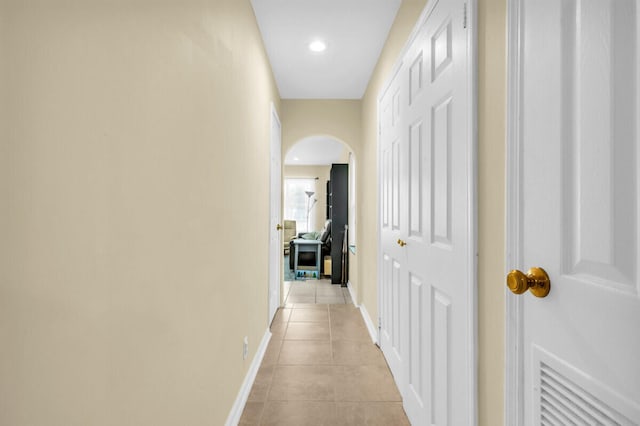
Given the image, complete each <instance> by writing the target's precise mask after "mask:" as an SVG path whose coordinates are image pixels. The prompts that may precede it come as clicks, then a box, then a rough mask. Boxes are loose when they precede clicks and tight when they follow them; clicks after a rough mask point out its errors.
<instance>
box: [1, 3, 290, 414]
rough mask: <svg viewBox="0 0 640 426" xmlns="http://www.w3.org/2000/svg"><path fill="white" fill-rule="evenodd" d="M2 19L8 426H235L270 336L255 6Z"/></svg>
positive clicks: (24, 7)
mask: <svg viewBox="0 0 640 426" xmlns="http://www.w3.org/2000/svg"><path fill="white" fill-rule="evenodd" d="M54 3H55V4H54ZM168 3H171V5H167V4H168ZM0 5H1V6H0V7H2V8H3V10H2V11H1V12H2V13H0V16H2V17H4V18H6V19H5V20H4V21H3V22H4V24H5V26H4V28H2V29H1V30H0V31H2V34H1V37H0V40H2V41H1V42H0V48H1V49H2V55H0V58H1V59H0V60H2V63H1V66H0V76H1V77H2V80H1V83H0V91H1V92H0V94H1V95H2V96H0V108H1V110H0V111H1V112H2V114H0V115H1V116H2V117H3V118H0V119H2V120H3V122H2V123H1V124H2V130H1V132H2V133H0V136H1V140H0V158H1V160H0V161H2V163H1V164H0V166H1V167H0V169H1V170H2V172H0V173H2V174H1V176H0V178H1V179H0V181H1V182H2V183H1V184H0V185H1V186H0V191H1V192H0V200H1V202H0V342H1V343H0V347H1V348H0V377H1V379H0V424H3V425H12V426H20V425H45V424H46V425H178V424H182V425H185V424H186V425H221V424H223V423H224V421H225V419H226V417H227V415H228V413H229V411H230V409H231V406H232V404H233V401H234V399H235V397H236V395H237V393H238V390H239V387H240V384H241V383H242V380H243V379H244V376H245V374H246V372H247V368H248V366H249V364H250V361H251V358H252V357H253V355H254V353H255V349H256V347H257V345H258V343H259V342H260V339H261V338H262V336H263V334H264V332H265V330H266V328H267V322H266V319H267V276H268V274H267V270H268V253H267V250H257V251H255V250H254V251H253V252H252V253H251V256H242V255H240V254H241V253H242V252H243V251H244V250H246V239H244V238H243V236H247V237H249V238H251V241H252V243H251V244H252V245H253V246H254V247H255V246H261V247H267V246H268V228H269V223H268V211H269V199H268V197H269V195H268V194H269V188H268V182H269V163H268V161H265V158H269V103H270V101H272V100H273V101H275V102H276V106H278V103H279V102H278V94H277V91H276V88H275V84H274V81H273V78H272V75H271V70H270V67H269V64H268V62H267V58H266V55H265V53H264V51H263V47H262V41H261V39H260V35H259V32H258V30H257V25H256V24H255V18H254V15H253V11H252V9H251V6H250V4H249V1H238V0H215V1H214V0H210V1H206V0H182V1H180V2H155V3H154V4H153V5H152V6H151V5H150V4H149V3H147V2H145V1H142V0H130V1H112V2H111V1H102V0H84V1H58V2H48V1H44V0H43V1H39V2H33V1H30V2H23V1H15V2H11V4H9V1H8V0H5V1H2V2H0ZM3 22H0V24H2V23H3ZM248 207H250V208H248ZM222 325H224V326H222ZM245 335H246V336H248V337H249V343H250V357H249V359H247V360H246V361H243V360H242V339H243V337H244V336H245Z"/></svg>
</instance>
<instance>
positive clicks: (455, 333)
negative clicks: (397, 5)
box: [379, 0, 475, 425]
mask: <svg viewBox="0 0 640 426" xmlns="http://www.w3.org/2000/svg"><path fill="white" fill-rule="evenodd" d="M465 7H466V6H465V3H464V2H463V1H460V0H439V1H436V2H433V3H430V5H429V6H428V8H427V10H426V12H425V13H424V14H423V18H422V19H421V21H420V22H421V24H420V29H419V31H418V32H417V33H416V34H417V35H416V36H415V38H414V39H413V40H412V42H411V43H410V45H409V46H408V48H407V49H406V50H405V53H404V56H403V60H402V64H401V65H400V66H399V67H398V73H397V74H396V75H395V77H394V78H393V80H392V81H391V83H390V85H389V86H388V88H387V90H386V91H385V92H384V94H383V96H381V98H380V105H379V107H380V124H381V127H380V159H381V170H380V172H381V184H382V185H381V194H380V199H381V209H382V211H381V214H380V216H381V224H380V227H381V253H380V257H381V277H380V287H381V289H380V315H381V321H380V325H381V330H380V341H381V347H382V350H383V353H384V354H385V357H386V358H387V360H388V363H389V365H390V367H391V370H392V372H393V374H394V377H395V379H396V381H397V383H398V387H399V388H400V391H401V394H402V396H403V402H404V407H405V411H406V412H407V415H408V417H409V419H410V420H411V422H412V424H414V425H422V424H429V425H432V424H433V425H450V424H455V425H458V424H460V425H462V424H464V425H467V424H473V423H474V421H475V414H474V413H475V408H474V407H475V392H474V383H475V370H474V367H473V365H474V362H475V360H474V353H475V349H474V346H473V345H474V331H473V330H474V326H473V324H474V318H473V314H474V312H475V307H474V300H473V297H472V296H473V285H474V278H473V277H474V275H475V268H474V261H473V258H472V250H473V247H474V243H473V238H472V236H473V234H472V229H471V224H472V223H473V220H472V218H473V213H472V212H473V208H472V207H473V206H472V202H473V200H474V193H473V185H472V181H471V179H472V170H473V157H472V152H473V149H472V147H473V139H472V137H471V133H470V131H469V125H470V123H471V117H472V114H471V112H472V109H471V107H470V102H471V101H470V91H469V86H468V81H469V79H468V77H469V73H470V62H469V59H468V49H467V46H468V41H467V36H468V35H467V29H466V28H465V22H464V19H465V18H464V10H465ZM454 402H455V409H454Z"/></svg>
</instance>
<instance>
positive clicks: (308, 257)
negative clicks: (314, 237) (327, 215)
mask: <svg viewBox="0 0 640 426" xmlns="http://www.w3.org/2000/svg"><path fill="white" fill-rule="evenodd" d="M303 234H304V232H301V233H299V234H298V238H302V235H303ZM319 240H320V241H322V247H321V253H322V254H321V256H322V257H321V258H320V270H321V272H322V273H324V262H323V261H322V260H323V259H324V257H325V256H327V255H329V254H331V219H328V220H327V221H326V222H325V223H324V228H323V229H322V234H320V238H319ZM289 247H290V248H289V253H290V255H289V269H291V270H293V266H294V253H295V250H294V246H293V240H292V241H290V242H289ZM315 264H316V258H315V253H300V254H299V255H298V265H303V266H311V265H315ZM332 269H333V268H332Z"/></svg>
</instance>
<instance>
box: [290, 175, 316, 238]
mask: <svg viewBox="0 0 640 426" xmlns="http://www.w3.org/2000/svg"><path fill="white" fill-rule="evenodd" d="M316 182H317V180H316V179H315V178H285V179H284V219H285V220H295V221H296V230H297V232H298V233H300V232H311V231H315V229H313V224H314V223H315V212H316V210H317V206H316V205H315V204H317V199H318V190H317V188H316ZM306 191H312V192H314V194H313V195H312V196H311V197H308V196H307V194H306ZM314 200H315V201H314ZM307 208H309V216H308V217H307Z"/></svg>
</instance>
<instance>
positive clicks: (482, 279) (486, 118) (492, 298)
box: [478, 0, 507, 426]
mask: <svg viewBox="0 0 640 426" xmlns="http://www.w3.org/2000/svg"><path fill="white" fill-rule="evenodd" d="M479 3H480V4H479V10H478V330H479V331H478V340H479V345H478V346H479V347H478V358H479V365H478V399H479V420H480V423H479V424H480V426H492V425H501V424H503V421H504V351H505V347H504V328H505V317H504V312H505V301H504V294H505V291H504V288H505V285H504V280H505V267H506V266H505V226H506V225H505V140H506V130H505V126H506V50H505V48H506V8H507V6H506V5H507V2H506V0H480V2H479Z"/></svg>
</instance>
